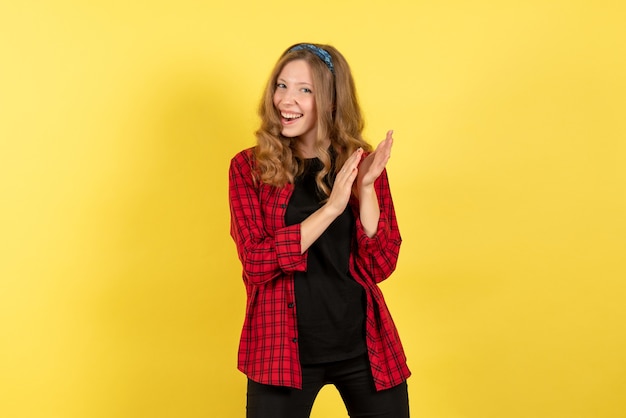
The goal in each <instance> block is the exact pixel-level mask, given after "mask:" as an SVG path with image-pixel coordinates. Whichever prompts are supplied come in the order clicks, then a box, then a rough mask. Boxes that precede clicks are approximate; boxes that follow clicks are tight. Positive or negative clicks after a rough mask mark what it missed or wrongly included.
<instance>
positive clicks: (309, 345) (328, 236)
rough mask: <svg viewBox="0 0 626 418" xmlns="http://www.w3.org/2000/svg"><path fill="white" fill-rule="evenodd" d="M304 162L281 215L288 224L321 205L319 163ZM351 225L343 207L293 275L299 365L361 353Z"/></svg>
mask: <svg viewBox="0 0 626 418" xmlns="http://www.w3.org/2000/svg"><path fill="white" fill-rule="evenodd" d="M304 163H305V170H304V173H303V174H302V175H300V176H298V178H296V180H295V187H294V192H293V195H292V196H291V199H290V200H289V205H288V206H287V211H286V213H285V223H286V224H287V225H294V224H297V223H300V222H302V221H304V220H305V219H306V218H307V217H308V216H309V215H311V214H312V213H313V212H315V211H316V210H317V209H319V208H320V207H321V206H322V203H321V201H322V200H323V198H322V197H321V196H320V193H319V192H318V189H317V185H316V183H315V175H316V174H317V173H318V172H319V171H320V169H321V168H322V162H321V161H320V160H319V159H317V158H313V159H307V160H304ZM354 227H355V222H354V216H353V214H352V212H351V210H350V208H349V207H347V208H346V210H345V211H344V212H343V213H342V214H341V215H340V216H339V217H337V219H335V220H334V221H333V223H332V224H331V225H330V226H329V227H328V228H327V229H326V231H324V233H323V234H322V235H321V236H320V237H319V238H318V239H317V240H316V241H315V242H314V243H313V245H311V247H309V249H308V259H307V261H308V264H307V271H306V272H296V273H295V293H296V314H297V319H298V340H299V347H300V362H301V363H302V364H317V363H326V362H332V361H339V360H346V359H349V358H352V357H356V356H358V355H360V354H363V353H365V352H366V345H365V292H364V290H363V288H362V287H361V286H360V285H359V284H358V283H357V282H355V281H354V280H353V279H352V277H351V276H350V272H349V270H348V260H349V257H350V245H351V240H352V236H353V233H354V230H353V229H354Z"/></svg>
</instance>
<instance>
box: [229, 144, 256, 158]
mask: <svg viewBox="0 0 626 418" xmlns="http://www.w3.org/2000/svg"><path fill="white" fill-rule="evenodd" d="M255 148H256V147H250V148H246V149H244V150H241V151H239V152H238V153H237V154H235V156H234V157H233V158H232V161H252V160H254V149H255Z"/></svg>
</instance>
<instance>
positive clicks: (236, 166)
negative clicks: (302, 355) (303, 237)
mask: <svg viewBox="0 0 626 418" xmlns="http://www.w3.org/2000/svg"><path fill="white" fill-rule="evenodd" d="M254 170H255V160H254V153H253V149H252V148H250V149H246V150H244V151H242V152H240V153H239V154H237V155H236V156H235V157H234V158H233V159H232V160H231V164H230V170H229V197H230V213H231V229H230V230H231V235H232V237H233V239H234V241H235V244H236V246H237V253H238V255H239V259H240V260H241V264H242V266H243V281H244V284H245V288H246V293H247V306H246V315H245V319H244V324H243V330H242V333H241V339H240V343H239V355H238V363H237V365H238V368H239V370H241V371H242V372H243V373H245V374H246V375H247V376H248V377H249V378H250V379H252V380H254V381H256V382H259V383H264V384H269V385H275V386H287V387H293V388H298V389H301V388H302V372H301V368H300V361H299V358H298V329H297V320H296V308H297V305H296V300H295V293H294V272H296V271H306V268H307V252H306V251H305V252H304V254H300V224H296V225H291V226H285V211H286V209H287V204H288V202H289V198H290V197H291V194H292V192H293V185H292V184H287V185H285V186H284V187H275V186H270V185H268V184H265V183H259V182H256V183H255V182H254V180H253V173H254ZM374 187H375V189H376V194H377V196H378V203H379V206H380V220H379V222H378V230H377V232H376V235H375V236H374V237H372V238H369V237H368V236H367V235H366V234H365V232H364V230H363V227H362V225H361V223H360V220H359V216H358V215H359V204H358V200H357V199H356V198H354V197H353V198H352V199H351V200H350V206H351V208H352V210H353V212H354V214H355V219H356V228H355V231H356V233H355V236H354V238H353V240H352V249H351V253H350V266H349V268H350V274H351V275H352V277H353V278H354V280H356V281H357V282H358V283H359V284H360V285H361V286H363V288H364V289H365V293H366V296H367V307H366V325H365V332H366V343H367V348H368V355H369V360H370V364H371V368H372V375H373V377H374V384H375V385H376V389H377V390H383V389H388V388H391V387H393V386H396V385H398V384H399V383H401V382H403V381H404V380H405V379H406V378H407V377H409V375H410V374H411V373H410V371H409V369H408V367H407V365H406V357H405V355H404V351H403V348H402V344H401V343H400V338H399V337H398V332H397V330H396V327H395V325H394V323H393V320H392V318H391V314H390V313H389V310H388V309H387V305H386V304H385V300H384V298H383V294H382V292H381V291H380V289H379V287H378V285H377V283H379V282H381V281H383V280H385V279H386V278H387V277H389V276H390V275H391V273H392V272H393V271H394V269H395V267H396V262H397V260H398V253H399V251H400V243H401V241H402V239H401V237H400V232H399V230H398V225H397V222H396V215H395V212H394V208H393V202H392V199H391V193H390V190H389V183H388V180H387V173H386V172H385V171H383V173H382V174H381V175H380V176H379V178H378V179H377V180H376V182H375V184H374Z"/></svg>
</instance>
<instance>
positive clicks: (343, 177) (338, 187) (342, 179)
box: [326, 148, 363, 216]
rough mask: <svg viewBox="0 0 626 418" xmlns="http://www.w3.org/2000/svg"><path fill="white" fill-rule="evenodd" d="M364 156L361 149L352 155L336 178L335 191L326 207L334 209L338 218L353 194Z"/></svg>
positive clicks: (331, 193)
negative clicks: (360, 163) (353, 186)
mask: <svg viewBox="0 0 626 418" xmlns="http://www.w3.org/2000/svg"><path fill="white" fill-rule="evenodd" d="M362 155H363V149H362V148H359V149H357V150H356V151H354V152H353V153H352V155H351V156H350V157H348V159H347V160H346V162H345V163H344V164H343V167H341V170H339V172H338V173H337V176H336V177H335V182H334V184H333V189H332V190H331V192H330V196H329V197H328V201H327V202H326V205H328V207H329V208H330V209H332V211H333V213H335V214H336V216H339V215H340V214H341V213H342V212H343V211H344V210H345V209H346V206H347V205H348V202H349V201H350V195H351V194H352V185H353V184H354V180H355V179H356V178H357V174H358V172H359V169H358V168H357V167H358V166H359V162H360V161H361V156H362Z"/></svg>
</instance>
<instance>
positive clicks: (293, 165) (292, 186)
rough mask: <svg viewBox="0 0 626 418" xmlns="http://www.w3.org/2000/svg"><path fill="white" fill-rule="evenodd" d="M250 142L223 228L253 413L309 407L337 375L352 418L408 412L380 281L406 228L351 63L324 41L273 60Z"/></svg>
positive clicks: (305, 412) (235, 169) (284, 414)
mask: <svg viewBox="0 0 626 418" xmlns="http://www.w3.org/2000/svg"><path fill="white" fill-rule="evenodd" d="M260 116H261V121H262V123H261V127H260V128H259V130H258V131H257V146H256V147H254V148H250V149H246V150H244V151H242V152H240V153H238V154H237V155H236V156H235V157H234V158H233V159H232V161H231V166H230V173H229V179H230V184H229V193H230V210H231V235H232V237H233V239H234V241H235V243H236V245H237V252H238V255H239V259H240V261H241V264H242V267H243V281H244V283H245V285H246V291H247V296H248V303H247V310H246V317H245V320H244V326H243V332H242V336H241V341H240V345H239V363H238V366H239V369H240V370H241V371H242V372H244V373H245V374H246V375H247V376H248V404H247V414H248V415H247V416H248V418H265V417H268V418H269V417H271V418H304V417H308V416H309V415H310V412H311V408H312V406H313V402H314V400H315V398H316V397H317V394H318V392H319V391H320V390H321V388H322V387H323V386H324V385H325V384H327V383H332V384H334V385H335V386H336V387H337V389H338V390H339V392H340V393H341V396H342V398H343V400H344V403H345V406H346V408H347V410H348V412H349V414H350V416H351V417H365V416H372V415H376V416H377V417H381V418H384V417H388V418H402V417H408V413H409V411H408V408H409V403H408V392H407V385H406V379H407V378H408V377H409V374H410V372H409V369H408V367H407V365H406V359H405V355H404V350H403V348H402V345H401V343H400V339H399V337H398V332H397V330H396V328H395V325H394V323H393V320H392V319H391V315H390V313H389V310H388V309H387V306H386V305H385V302H384V299H383V296H382V293H381V291H380V289H379V288H378V283H379V282H381V281H383V280H385V279H386V278H388V277H389V276H390V275H391V273H392V272H393V271H394V270H395V267H396V262H397V260H398V254H399V251H400V243H401V237H400V232H399V230H398V225H397V222H396V216H395V211H394V207H393V201H392V199H391V193H390V191H389V184H388V180H387V173H386V171H385V167H386V164H387V161H388V160H389V156H390V153H391V146H392V143H393V138H392V133H391V131H390V132H389V133H388V134H387V137H386V138H385V140H383V141H382V142H381V143H380V145H379V146H378V147H377V148H376V150H375V151H373V152H370V153H366V152H364V151H370V150H371V148H370V146H369V145H368V144H367V143H366V142H365V141H364V140H363V138H362V136H361V131H362V129H363V120H362V117H361V111H360V108H359V104H358V102H357V100H356V94H355V88H354V82H353V80H352V74H351V72H350V68H349V67H348V64H347V63H346V61H345V59H344V58H343V56H342V55H341V54H340V53H339V52H338V51H337V50H336V49H335V48H333V47H331V46H328V45H313V44H298V45H295V46H293V47H291V48H288V49H287V51H286V52H285V53H284V54H283V56H282V57H281V58H280V60H279V61H278V63H277V64H276V66H275V68H274V71H273V72H272V75H271V77H270V79H269V82H268V84H267V88H266V91H265V95H264V98H263V100H262V103H261V107H260Z"/></svg>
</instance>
